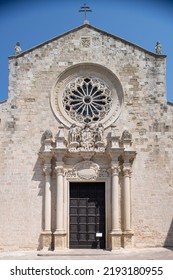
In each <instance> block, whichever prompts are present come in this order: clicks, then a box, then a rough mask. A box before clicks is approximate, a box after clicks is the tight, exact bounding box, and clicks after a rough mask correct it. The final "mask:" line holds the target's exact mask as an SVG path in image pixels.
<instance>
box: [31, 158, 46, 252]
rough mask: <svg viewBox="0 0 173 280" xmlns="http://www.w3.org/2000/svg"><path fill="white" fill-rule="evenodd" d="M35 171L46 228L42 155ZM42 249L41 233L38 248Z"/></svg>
mask: <svg viewBox="0 0 173 280" xmlns="http://www.w3.org/2000/svg"><path fill="white" fill-rule="evenodd" d="M33 171H34V174H33V177H32V180H33V181H37V182H38V196H41V197H42V209H41V215H42V219H41V227H42V228H44V218H43V217H44V208H45V205H44V174H43V162H42V160H41V158H40V157H38V158H37V161H36V163H35V166H34V169H33ZM40 249H41V234H40V236H39V238H38V247H37V250H40Z"/></svg>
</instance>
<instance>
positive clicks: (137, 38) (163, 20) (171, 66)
mask: <svg viewBox="0 0 173 280" xmlns="http://www.w3.org/2000/svg"><path fill="white" fill-rule="evenodd" d="M84 2H86V3H87V4H88V5H89V6H90V7H91V9H92V11H93V12H92V13H90V14H89V15H88V19H89V21H90V24H91V25H93V26H95V27H97V28H99V29H102V30H104V31H107V32H109V33H112V34H114V35H116V36H119V37H121V38H123V39H125V40H127V41H130V42H132V43H134V44H137V45H139V46H141V47H143V48H145V49H147V50H149V51H152V52H155V44H156V41H160V42H161V44H162V47H163V51H162V53H163V54H166V55H167V69H166V71H167V99H168V101H172V102H173V1H171V0H170V1H167V0H160V1H159V0H88V1H85V0H83V1H82V0H35V1H34V0H16V1H14V0H13V1H12V0H11V1H10V0H9V1H8V0H6V1H1V2H0V102H1V101H3V100H5V99H7V96H8V57H9V56H11V55H13V54H14V47H15V44H16V42H17V41H20V43H21V47H22V50H23V51H25V50H27V49H30V48H32V47H34V46H36V45H39V44H41V43H43V42H44V41H47V40H49V39H51V38H53V37H56V36H59V35H60V34H63V33H65V32H66V31H69V30H71V29H73V28H76V27H78V26H80V25H81V24H82V23H83V18H84V15H83V13H79V12H78V10H79V8H80V6H82V5H83V3H84Z"/></svg>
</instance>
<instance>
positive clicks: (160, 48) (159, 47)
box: [155, 42, 162, 54]
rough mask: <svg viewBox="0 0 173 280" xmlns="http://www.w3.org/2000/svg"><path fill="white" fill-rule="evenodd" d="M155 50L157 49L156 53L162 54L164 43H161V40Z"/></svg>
mask: <svg viewBox="0 0 173 280" xmlns="http://www.w3.org/2000/svg"><path fill="white" fill-rule="evenodd" d="M155 50H156V54H162V45H161V44H160V42H157V43H156V47H155Z"/></svg>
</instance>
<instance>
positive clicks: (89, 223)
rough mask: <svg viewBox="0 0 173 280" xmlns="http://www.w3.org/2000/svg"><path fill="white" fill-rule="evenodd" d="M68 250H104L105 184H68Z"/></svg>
mask: <svg viewBox="0 0 173 280" xmlns="http://www.w3.org/2000/svg"><path fill="white" fill-rule="evenodd" d="M98 233H100V234H99V235H102V237H97V235H98ZM70 248H101V249H104V248H105V183H103V182H88V183H78V182H75V183H70Z"/></svg>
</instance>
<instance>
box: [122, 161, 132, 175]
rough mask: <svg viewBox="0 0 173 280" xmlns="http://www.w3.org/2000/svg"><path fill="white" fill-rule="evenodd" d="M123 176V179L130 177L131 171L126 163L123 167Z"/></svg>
mask: <svg viewBox="0 0 173 280" xmlns="http://www.w3.org/2000/svg"><path fill="white" fill-rule="evenodd" d="M123 174H124V177H131V174H132V170H131V165H130V164H129V163H128V164H127V163H125V164H124V166H123Z"/></svg>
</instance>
